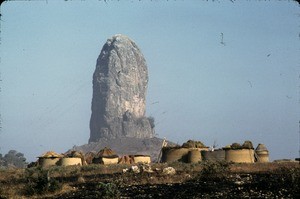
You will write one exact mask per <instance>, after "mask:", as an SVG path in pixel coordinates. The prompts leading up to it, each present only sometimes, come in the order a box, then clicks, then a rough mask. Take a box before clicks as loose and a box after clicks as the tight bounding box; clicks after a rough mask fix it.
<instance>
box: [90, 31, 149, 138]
mask: <svg viewBox="0 0 300 199" xmlns="http://www.w3.org/2000/svg"><path fill="white" fill-rule="evenodd" d="M147 83H148V70H147V65H146V61H145V58H144V56H143V54H142V53H141V51H140V49H139V48H138V46H137V45H136V44H135V43H134V42H133V41H132V40H131V39H130V38H128V37H127V36H124V35H120V34H117V35H115V36H113V37H112V38H111V39H108V40H107V42H106V43H105V44H104V46H103V48H102V50H101V53H100V55H99V57H98V59H97V64H96V69H95V72H94V75H93V99H92V115H91V120H90V139H89V142H97V141H99V140H100V139H114V138H122V137H132V138H152V137H153V136H154V124H152V123H151V121H152V120H149V119H148V118H147V117H145V105H146V103H145V98H146V90H147Z"/></svg>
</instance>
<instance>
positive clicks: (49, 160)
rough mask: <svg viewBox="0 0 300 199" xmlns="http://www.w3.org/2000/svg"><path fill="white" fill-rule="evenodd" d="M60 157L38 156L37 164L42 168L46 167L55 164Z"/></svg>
mask: <svg viewBox="0 0 300 199" xmlns="http://www.w3.org/2000/svg"><path fill="white" fill-rule="evenodd" d="M59 160H60V158H39V165H40V166H41V167H42V168H47V167H50V166H55V165H56V164H57V163H58V161H59Z"/></svg>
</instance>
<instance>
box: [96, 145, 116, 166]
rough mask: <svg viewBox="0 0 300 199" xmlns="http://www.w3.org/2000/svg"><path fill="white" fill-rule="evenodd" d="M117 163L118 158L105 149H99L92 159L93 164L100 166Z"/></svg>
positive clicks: (111, 151)
mask: <svg viewBox="0 0 300 199" xmlns="http://www.w3.org/2000/svg"><path fill="white" fill-rule="evenodd" d="M118 161H119V156H118V155H117V154H116V152H114V151H113V150H111V149H110V148H107V147H105V148H104V149H101V150H100V151H99V152H98V153H97V155H96V156H95V157H94V159H93V163H96V164H97V163H100V164H117V163H118Z"/></svg>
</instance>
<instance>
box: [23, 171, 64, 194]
mask: <svg viewBox="0 0 300 199" xmlns="http://www.w3.org/2000/svg"><path fill="white" fill-rule="evenodd" d="M61 187H62V185H61V183H60V182H59V181H58V180H56V179H54V178H50V176H49V170H43V169H42V168H40V167H37V168H32V169H27V170H26V171H25V188H24V194H25V195H28V196H32V195H36V194H45V193H48V192H55V191H59V190H61Z"/></svg>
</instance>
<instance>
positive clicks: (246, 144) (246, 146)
mask: <svg viewBox="0 0 300 199" xmlns="http://www.w3.org/2000/svg"><path fill="white" fill-rule="evenodd" d="M242 147H243V149H254V147H253V144H252V142H251V141H249V140H246V141H245V142H244V144H243V145H242Z"/></svg>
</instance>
